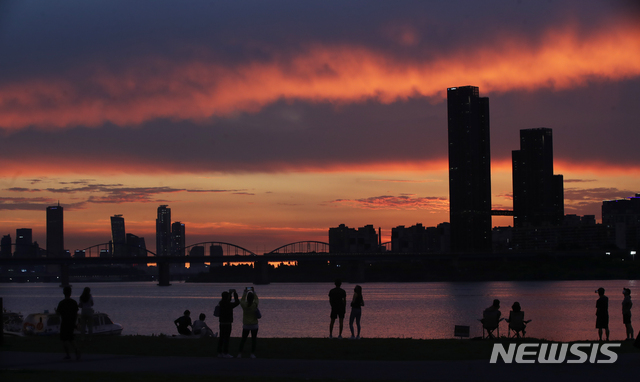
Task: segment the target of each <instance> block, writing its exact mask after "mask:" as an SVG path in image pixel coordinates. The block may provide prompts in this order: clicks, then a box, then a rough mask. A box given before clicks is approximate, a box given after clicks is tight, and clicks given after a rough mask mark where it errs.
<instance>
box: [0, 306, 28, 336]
mask: <svg viewBox="0 0 640 382" xmlns="http://www.w3.org/2000/svg"><path fill="white" fill-rule="evenodd" d="M22 322H23V319H22V314H21V313H15V312H10V311H8V310H6V309H5V310H4V311H3V312H2V327H3V334H6V335H16V336H19V335H22Z"/></svg>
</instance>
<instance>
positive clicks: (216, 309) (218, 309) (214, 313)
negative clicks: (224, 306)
mask: <svg viewBox="0 0 640 382" xmlns="http://www.w3.org/2000/svg"><path fill="white" fill-rule="evenodd" d="M213 315H214V316H215V317H220V305H216V308H215V309H214V310H213Z"/></svg>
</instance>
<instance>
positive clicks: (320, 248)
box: [269, 240, 329, 254]
mask: <svg viewBox="0 0 640 382" xmlns="http://www.w3.org/2000/svg"><path fill="white" fill-rule="evenodd" d="M274 253H329V243H325V242H323V241H312V240H307V241H296V242H295V243H289V244H285V245H283V246H281V247H278V248H276V249H274V250H272V251H271V252H269V254H274Z"/></svg>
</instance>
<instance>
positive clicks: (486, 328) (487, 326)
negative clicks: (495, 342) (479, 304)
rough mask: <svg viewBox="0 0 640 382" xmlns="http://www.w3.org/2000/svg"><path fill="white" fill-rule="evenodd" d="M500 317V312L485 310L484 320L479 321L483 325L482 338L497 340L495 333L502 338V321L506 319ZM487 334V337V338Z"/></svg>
mask: <svg viewBox="0 0 640 382" xmlns="http://www.w3.org/2000/svg"><path fill="white" fill-rule="evenodd" d="M498 317H500V311H499V310H488V309H487V310H485V311H484V312H483V313H482V319H479V320H478V321H480V322H481V323H482V338H483V339H484V338H497V337H496V336H495V335H494V334H493V332H494V331H496V332H497V333H498V337H500V321H502V320H504V318H498ZM485 332H486V336H485Z"/></svg>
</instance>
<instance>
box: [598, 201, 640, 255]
mask: <svg viewBox="0 0 640 382" xmlns="http://www.w3.org/2000/svg"><path fill="white" fill-rule="evenodd" d="M602 224H603V225H604V226H607V227H608V228H609V229H610V230H612V231H613V234H614V241H615V244H616V246H617V247H618V248H619V249H630V250H634V251H638V250H640V194H636V195H635V196H633V197H630V198H625V199H618V200H605V201H604V202H602Z"/></svg>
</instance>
